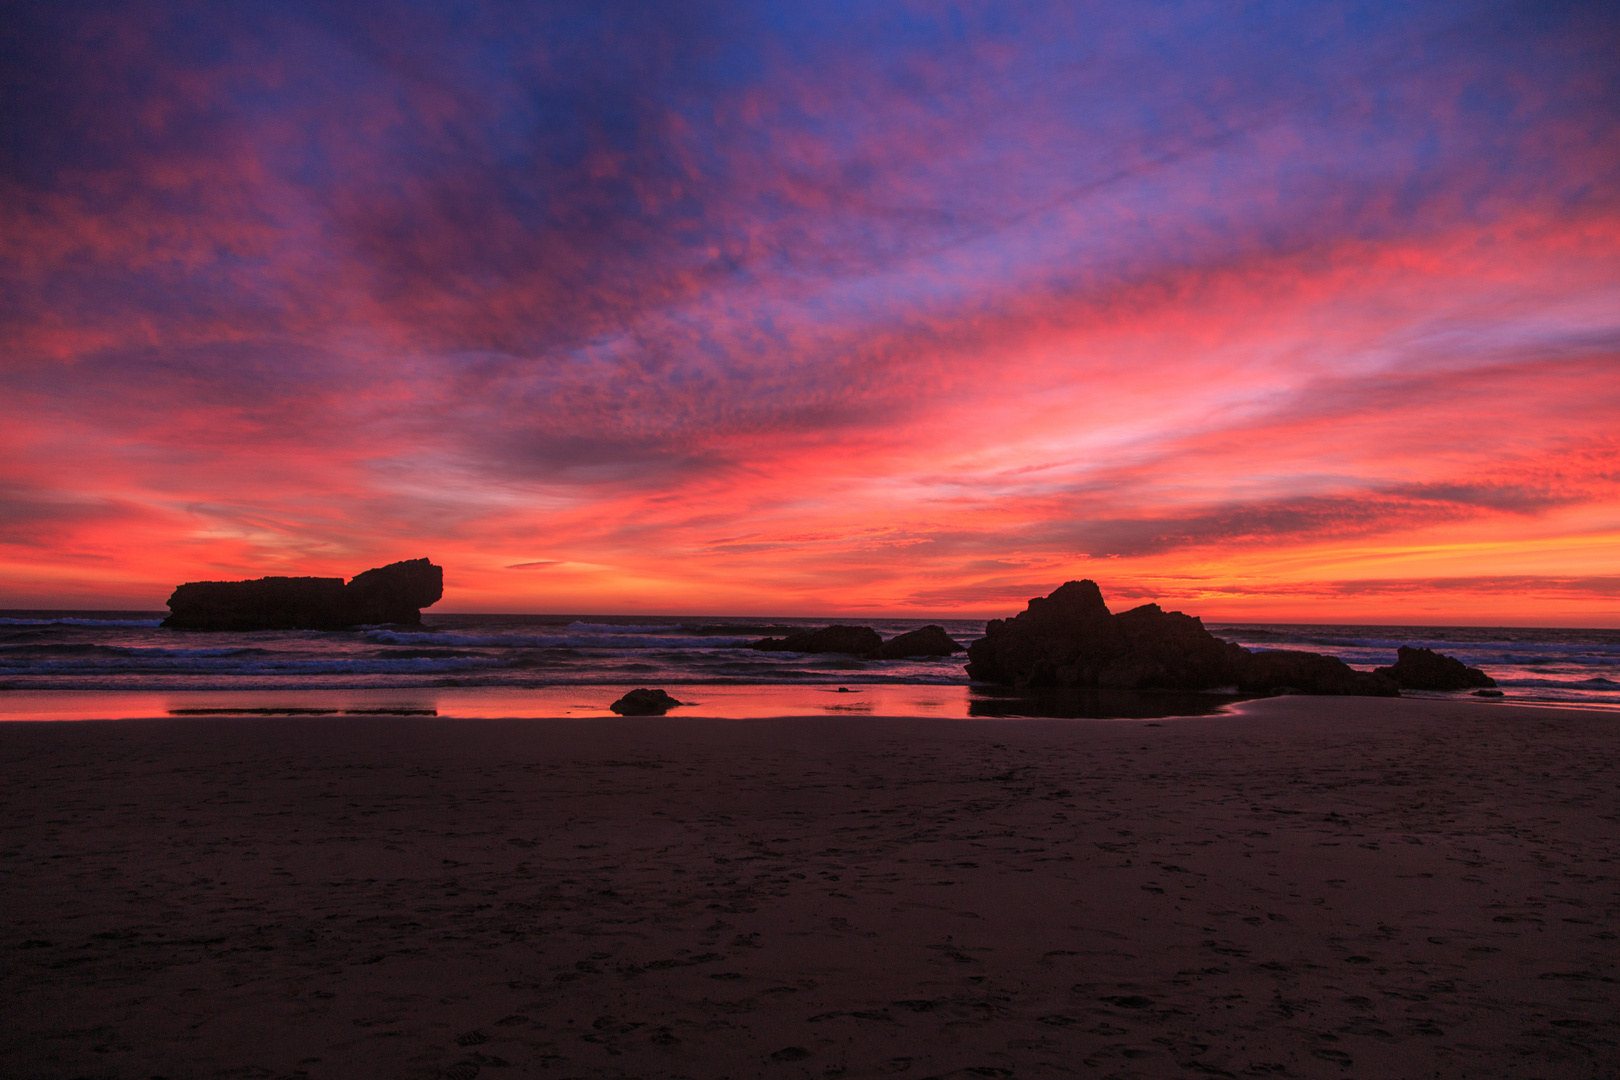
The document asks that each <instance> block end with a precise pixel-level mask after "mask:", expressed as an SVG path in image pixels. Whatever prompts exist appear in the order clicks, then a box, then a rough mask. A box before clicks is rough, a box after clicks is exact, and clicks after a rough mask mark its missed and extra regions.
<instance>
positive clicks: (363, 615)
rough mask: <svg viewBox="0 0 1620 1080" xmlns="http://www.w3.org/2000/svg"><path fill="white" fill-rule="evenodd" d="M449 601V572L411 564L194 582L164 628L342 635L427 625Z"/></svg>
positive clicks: (174, 600)
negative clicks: (429, 611) (341, 574)
mask: <svg viewBox="0 0 1620 1080" xmlns="http://www.w3.org/2000/svg"><path fill="white" fill-rule="evenodd" d="M443 595H444V569H443V568H442V567H439V566H435V565H434V564H433V563H431V562H429V561H428V560H427V559H407V560H406V561H404V562H397V563H391V564H389V565H388V566H382V567H378V568H376V569H374V570H367V571H366V572H365V573H363V574H358V575H356V576H355V577H354V579H353V580H352V581H350V582H349V583H348V584H347V585H345V584H344V583H343V579H342V578H318V577H266V578H257V579H255V580H252V581H188V582H186V583H185V584H184V585H181V586H179V587H178V588H176V589H175V590H174V593H173V595H171V596H170V597H169V617H168V618H167V619H164V620H163V625H164V626H166V627H169V628H170V629H175V630H233V631H243V630H342V629H343V628H344V627H347V626H357V625H360V624H365V623H373V624H375V623H403V624H405V625H408V626H420V625H421V624H422V611H421V609H422V608H425V607H428V606H430V605H432V604H435V603H437V602H438V600H439V598H440V597H442V596H443Z"/></svg>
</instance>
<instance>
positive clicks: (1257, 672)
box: [1237, 649, 1401, 697]
mask: <svg viewBox="0 0 1620 1080" xmlns="http://www.w3.org/2000/svg"><path fill="white" fill-rule="evenodd" d="M1245 651H1247V650H1245ZM1237 684H1238V689H1239V690H1243V691H1246V692H1248V693H1253V694H1285V693H1295V694H1353V695H1358V696H1361V697H1400V695H1401V691H1400V687H1398V686H1396V685H1395V681H1394V680H1393V679H1390V678H1388V677H1386V676H1384V675H1380V674H1378V673H1377V672H1373V671H1357V670H1356V669H1355V668H1353V667H1351V666H1350V665H1349V664H1347V663H1345V662H1344V661H1343V660H1340V659H1339V658H1338V657H1337V656H1325V655H1323V654H1322V653H1313V652H1299V651H1297V650H1294V649H1264V650H1262V651H1260V652H1254V653H1249V656H1248V659H1246V660H1245V661H1244V662H1243V667H1242V669H1241V671H1240V673H1239V677H1238V680H1237Z"/></svg>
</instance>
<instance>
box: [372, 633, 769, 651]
mask: <svg viewBox="0 0 1620 1080" xmlns="http://www.w3.org/2000/svg"><path fill="white" fill-rule="evenodd" d="M365 637H366V640H367V641H371V642H375V643H377V644H379V645H446V646H467V647H472V648H497V649H683V650H684V649H735V648H740V647H742V646H744V645H747V644H748V643H749V642H751V641H754V640H755V639H754V638H751V637H688V636H680V637H675V636H671V637H652V636H649V635H637V634H456V633H451V632H448V631H443V632H436V633H434V632H429V633H417V632H413V631H399V630H373V631H371V632H370V633H368V634H366V635H365Z"/></svg>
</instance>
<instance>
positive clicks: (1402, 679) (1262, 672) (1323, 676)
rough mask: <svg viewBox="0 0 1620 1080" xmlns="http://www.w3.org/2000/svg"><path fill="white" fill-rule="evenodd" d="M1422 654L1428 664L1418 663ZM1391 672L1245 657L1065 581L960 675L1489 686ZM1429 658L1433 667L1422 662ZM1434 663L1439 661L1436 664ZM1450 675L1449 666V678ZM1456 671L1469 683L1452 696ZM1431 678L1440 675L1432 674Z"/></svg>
mask: <svg viewBox="0 0 1620 1080" xmlns="http://www.w3.org/2000/svg"><path fill="white" fill-rule="evenodd" d="M1424 653H1427V654H1428V655H1427V657H1425V656H1423V655H1421V654H1424ZM1400 656H1401V659H1400V661H1399V662H1397V664H1396V665H1395V666H1394V667H1390V668H1380V669H1379V670H1378V671H1373V672H1368V671H1356V670H1355V669H1353V668H1351V667H1350V666H1349V665H1348V664H1346V663H1345V662H1344V661H1342V660H1340V659H1338V658H1337V657H1333V656H1324V655H1322V654H1320V653H1311V652H1299V651H1294V650H1287V649H1268V650H1263V651H1259V652H1250V651H1249V650H1248V649H1245V648H1243V647H1242V646H1239V645H1235V644H1233V643H1231V642H1228V641H1222V640H1221V639H1220V638H1218V637H1216V636H1214V635H1213V634H1211V633H1210V632H1209V631H1208V630H1206V629H1204V624H1203V622H1202V621H1200V620H1199V619H1197V618H1194V617H1192V616H1190V615H1183V614H1182V613H1181V612H1179V611H1168V612H1167V611H1164V610H1162V609H1160V607H1159V605H1157V604H1143V605H1142V606H1141V607H1138V608H1132V609H1131V610H1130V611H1125V612H1121V613H1120V614H1118V615H1115V614H1113V613H1112V612H1110V611H1109V610H1108V605H1107V604H1105V603H1104V602H1103V597H1102V591H1101V590H1100V589H1098V587H1097V584H1096V582H1094V581H1070V582H1068V583H1066V584H1064V585H1063V586H1061V587H1060V588H1058V589H1057V590H1056V591H1055V592H1053V593H1052V594H1051V595H1050V596H1047V597H1037V598H1036V599H1034V600H1031V601H1030V602H1029V607H1028V608H1027V609H1026V610H1024V611H1023V612H1021V613H1020V614H1018V615H1017V616H1015V617H1013V618H1011V619H992V620H991V621H990V622H989V624H988V625H986V626H985V633H984V637H983V638H981V639H980V640H978V641H975V642H974V643H973V644H972V645H971V646H969V647H968V665H967V673H968V677H969V678H970V679H973V680H974V681H976V682H992V683H1001V684H1003V685H1006V686H1015V687H1097V688H1117V689H1159V690H1210V689H1215V688H1218V687H1228V686H1230V687H1236V688H1237V689H1239V690H1242V691H1245V692H1247V693H1259V694H1267V693H1281V692H1288V691H1292V692H1295V693H1304V694H1357V695H1365V696H1372V697H1394V696H1396V695H1398V694H1399V693H1400V689H1401V687H1403V686H1406V687H1409V688H1412V689H1420V688H1421V689H1454V688H1455V689H1462V688H1464V687H1465V686H1483V685H1492V686H1494V685H1495V683H1494V682H1491V681H1490V679H1489V676H1486V675H1485V674H1484V673H1483V672H1480V671H1479V670H1478V669H1477V668H1466V667H1464V666H1463V664H1462V663H1461V661H1458V660H1454V659H1452V658H1450V657H1441V656H1439V655H1438V654H1436V653H1432V652H1429V650H1427V649H1408V648H1405V647H1404V646H1403V647H1402V649H1401V651H1400ZM1430 657H1432V658H1434V659H1433V660H1431V659H1429V658H1430ZM1438 661H1444V662H1445V663H1443V664H1440V663H1437V662H1438ZM1452 665H1455V668H1453V666H1452ZM1456 669H1461V670H1462V671H1463V672H1469V673H1472V674H1469V675H1466V676H1463V678H1466V679H1474V678H1476V677H1477V678H1482V679H1485V680H1486V682H1484V683H1480V682H1465V683H1460V684H1458V685H1456V686H1451V685H1446V686H1441V685H1439V683H1440V681H1443V679H1445V678H1449V679H1450V680H1451V681H1452V682H1456V681H1457V678H1458V676H1457V673H1456ZM1437 673H1438V674H1437Z"/></svg>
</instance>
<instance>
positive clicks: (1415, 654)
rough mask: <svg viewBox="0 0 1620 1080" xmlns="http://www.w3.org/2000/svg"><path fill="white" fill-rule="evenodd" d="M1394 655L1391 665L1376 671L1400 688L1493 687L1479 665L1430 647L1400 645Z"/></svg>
mask: <svg viewBox="0 0 1620 1080" xmlns="http://www.w3.org/2000/svg"><path fill="white" fill-rule="evenodd" d="M1395 656H1396V660H1395V663H1394V664H1392V665H1391V666H1389V667H1381V668H1378V669H1377V670H1376V673H1377V674H1379V675H1384V676H1387V677H1389V678H1391V679H1394V680H1395V683H1396V685H1398V686H1399V687H1400V688H1401V689H1402V690H1472V689H1474V688H1475V687H1485V688H1487V689H1489V688H1493V687H1495V686H1496V680H1495V679H1493V678H1491V677H1490V676H1489V675H1487V674H1485V673H1484V672H1483V671H1481V670H1479V668H1477V667H1469V666H1468V665H1467V664H1465V663H1463V662H1462V661H1461V660H1458V659H1457V658H1456V657H1454V656H1445V655H1443V654H1441V653H1437V652H1435V651H1434V650H1433V649H1420V648H1415V647H1413V646H1410V645H1402V646H1401V647H1400V648H1399V649H1397V650H1396V651H1395Z"/></svg>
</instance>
